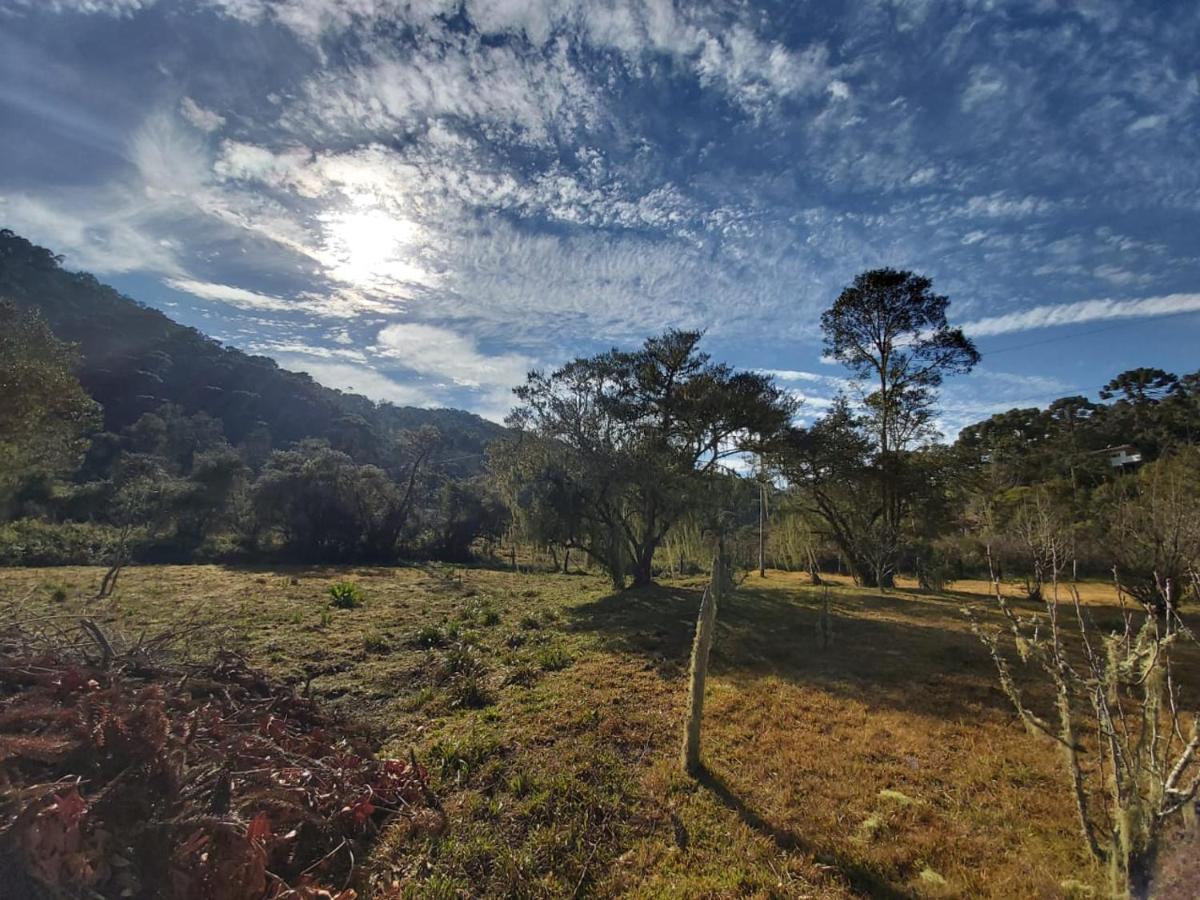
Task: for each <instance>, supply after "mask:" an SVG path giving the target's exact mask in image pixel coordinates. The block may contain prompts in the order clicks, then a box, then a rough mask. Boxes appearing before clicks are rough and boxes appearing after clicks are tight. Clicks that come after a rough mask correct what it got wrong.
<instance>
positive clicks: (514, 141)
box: [0, 0, 1200, 435]
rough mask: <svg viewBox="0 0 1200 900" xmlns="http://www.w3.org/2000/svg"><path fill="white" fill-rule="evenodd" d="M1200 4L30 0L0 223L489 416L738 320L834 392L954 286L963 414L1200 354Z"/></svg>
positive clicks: (168, 296)
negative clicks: (912, 311)
mask: <svg viewBox="0 0 1200 900" xmlns="http://www.w3.org/2000/svg"><path fill="white" fill-rule="evenodd" d="M1198 38H1200V7H1198V6H1197V5H1196V4H1195V3H1194V2H1180V3H1169V2H1160V3H1155V4H1137V3H1118V2H1107V0H1076V2H1065V0H1028V2H1023V0H1011V2H999V0H992V2H983V0H960V2H954V3H950V2H946V3H940V2H932V0H920V2H917V0H913V2H884V0H873V2H862V3H854V4H843V3H841V2H827V3H804V2H790V0H789V2H781V3H774V4H772V3H765V4H752V3H745V2H703V0H701V2H693V3H674V4H673V3H671V2H669V0H528V2H516V0H467V2H465V3H464V2H454V0H190V2H184V0H0V159H3V160H4V163H3V165H2V166H0V224H3V225H5V226H7V227H10V228H13V229H14V230H16V231H17V232H19V233H21V234H24V235H26V236H28V237H30V238H31V239H33V240H35V241H37V242H39V243H43V244H45V245H47V246H49V247H52V248H54V249H56V250H58V251H59V252H62V253H64V254H65V255H66V258H67V265H68V266H69V267H72V268H82V269H88V270H91V271H93V272H95V273H96V274H97V275H98V276H100V277H101V278H103V279H105V280H108V281H110V282H112V283H113V284H115V285H116V286H118V287H119V288H121V289H122V290H125V291H126V292H127V293H129V294H131V295H133V296H134V297H136V298H138V299H139V300H142V301H143V302H146V303H148V304H150V305H152V306H157V307H160V308H162V309H164V310H165V311H166V312H168V313H169V314H170V315H171V316H173V317H174V318H176V319H178V320H180V321H182V322H185V323H187V324H190V325H195V326H197V327H199V328H201V329H202V330H204V331H206V332H208V333H210V334H212V335H214V336H216V337H218V338H220V339H221V340H223V341H226V342H227V343H229V344H232V345H235V346H238V347H241V348H243V349H247V350H251V351H255V352H260V353H264V354H266V355H269V356H272V357H274V358H276V359H277V360H279V362H280V363H281V364H283V365H285V366H287V367H289V368H294V369H300V370H305V371H308V372H310V373H311V374H312V375H313V376H314V377H315V378H317V379H318V380H319V381H322V382H324V383H326V384H329V385H331V386H334V387H341V388H348V389H354V390H357V391H359V392H361V393H364V394H367V395H368V396H371V397H373V398H375V399H381V400H382V399H387V400H392V401H394V402H397V403H401V404H415V405H439V406H459V407H464V408H467V409H472V410H475V411H477V412H480V413H482V414H484V415H487V416H490V417H492V418H498V417H501V416H502V415H503V414H504V412H505V410H506V409H507V407H508V405H509V396H510V394H509V389H510V388H511V386H512V385H513V384H514V383H516V382H517V381H520V380H521V379H522V377H523V374H524V372H525V371H526V370H527V369H528V368H530V367H531V366H552V365H554V364H556V363H559V362H561V361H563V360H565V359H567V358H569V357H570V356H573V355H576V354H578V353H588V352H594V351H597V350H601V349H605V348H607V347H608V346H611V345H613V344H622V345H627V344H632V343H635V342H637V341H638V340H640V339H641V338H643V337H645V336H647V335H649V334H651V333H654V332H657V331H660V330H662V329H664V328H666V327H669V326H677V327H688V328H703V329H706V330H707V347H708V349H709V350H710V351H711V352H712V353H713V354H714V355H715V356H717V357H719V358H722V359H725V360H727V361H729V362H731V363H733V364H735V365H738V366H744V367H750V368H761V369H769V370H772V371H776V372H778V373H780V374H779V377H780V378H781V379H782V380H783V382H784V383H786V384H787V385H788V386H789V387H791V388H793V389H794V390H796V391H797V392H799V393H801V394H802V395H803V396H805V397H806V398H808V402H807V404H806V414H807V415H810V416H811V415H812V414H813V413H817V412H819V411H820V410H821V409H822V408H823V406H824V405H825V404H827V402H828V399H829V398H830V397H831V396H832V395H833V393H834V392H836V390H837V389H838V388H839V386H840V384H841V382H840V378H841V376H842V374H843V373H842V372H841V371H840V370H839V368H838V367H837V366H832V365H828V364H826V363H823V362H822V361H821V358H820V356H821V353H820V333H819V329H818V327H817V319H818V316H819V314H820V312H821V310H822V309H824V308H825V307H826V306H828V305H829V303H830V302H832V300H833V299H834V297H836V295H837V293H838V292H839V290H840V289H841V288H842V287H843V286H844V285H845V284H846V283H847V282H849V280H850V279H851V278H852V277H853V276H854V274H855V273H857V272H859V271H861V270H863V269H865V268H870V267H875V266H880V265H890V266H895V267H899V268H911V269H914V270H916V271H919V272H922V273H925V274H927V275H929V276H931V277H932V278H933V279H934V283H935V286H936V287H937V289H938V290H940V291H941V292H943V293H946V294H948V295H949V296H950V298H951V301H952V303H951V314H952V319H953V320H954V321H955V322H956V323H958V324H961V325H963V326H964V327H966V329H967V331H968V333H969V334H971V335H972V336H973V337H974V338H975V339H976V340H977V342H978V344H979V347H980V349H981V350H982V352H983V357H984V360H983V363H982V364H981V365H980V367H979V368H978V370H977V371H976V373H974V374H972V375H971V376H969V377H966V378H959V379H955V380H954V381H952V382H951V383H949V384H948V385H947V387H946V390H945V391H944V396H943V401H944V402H943V407H944V408H943V414H942V418H941V422H942V425H943V428H944V430H945V431H946V432H947V434H948V435H953V433H954V432H955V431H956V430H957V429H958V428H959V427H961V425H962V424H965V423H966V422H969V421H972V420H974V419H976V418H979V417H982V416H984V415H988V414H990V413H992V412H996V411H999V410H1003V409H1007V408H1009V407H1012V406H1018V405H1033V404H1039V403H1045V402H1047V401H1049V400H1050V399H1053V398H1054V397H1057V396H1061V395H1064V394H1069V393H1089V394H1092V395H1093V396H1094V395H1095V393H1096V391H1097V389H1098V388H1099V387H1100V386H1101V385H1103V384H1104V382H1105V381H1107V380H1108V378H1109V377H1111V375H1113V374H1115V373H1116V372H1118V371H1120V370H1122V369H1125V368H1129V367H1132V366H1136V365H1158V366H1161V367H1163V368H1167V369H1170V370H1173V371H1176V372H1180V373H1182V372H1186V371H1193V370H1195V369H1196V368H1198V367H1200V353H1198V352H1197V349H1198V348H1200V164H1198V161H1200V54H1197V52H1196V45H1197V39H1198Z"/></svg>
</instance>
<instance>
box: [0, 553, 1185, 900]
mask: <svg viewBox="0 0 1200 900" xmlns="http://www.w3.org/2000/svg"><path fill="white" fill-rule="evenodd" d="M101 575H102V570H99V569H93V568H55V569H9V570H0V603H2V605H3V618H9V617H10V616H11V615H15V616H17V617H21V618H25V619H31V618H34V617H36V616H44V615H54V616H71V617H73V616H76V615H78V614H80V613H84V614H86V615H88V616H91V617H92V618H94V619H96V620H97V621H98V622H101V623H103V624H104V626H105V628H106V630H107V631H108V632H109V633H110V634H113V635H120V636H123V637H124V638H126V639H136V638H137V636H138V635H139V634H142V633H146V634H153V633H155V632H157V631H161V630H163V629H184V628H188V627H190V626H191V625H193V624H197V625H202V627H199V628H198V630H196V631H195V632H194V633H191V635H190V637H189V638H188V640H187V642H186V644H187V646H188V647H189V649H190V650H191V651H192V652H194V653H198V654H203V653H204V652H206V651H207V650H209V649H211V648H213V647H215V646H218V645H219V646H224V647H229V648H233V649H236V650H238V651H239V652H242V653H244V654H245V655H246V656H247V657H248V658H249V659H250V661H251V662H252V663H253V664H255V665H259V666H262V667H264V668H266V669H267V670H269V671H271V672H272V673H274V674H276V675H278V676H280V677H283V678H287V679H289V680H292V681H294V682H296V683H298V684H300V685H307V689H308V690H311V692H312V693H313V694H314V695H315V696H318V697H321V698H323V699H324V700H325V702H326V703H328V704H331V705H334V706H335V707H338V708H340V709H343V710H344V711H345V712H347V713H350V714H353V715H355V716H357V717H361V718H364V719H366V720H367V721H368V722H369V723H371V724H372V725H373V726H375V727H376V728H378V729H379V732H380V734H381V736H382V740H383V752H384V753H387V754H392V755H398V756H407V754H408V753H409V750H410V748H413V749H415V752H416V754H417V756H418V757H419V758H420V759H421V760H422V761H423V762H424V763H425V764H426V765H427V766H428V767H429V769H430V771H431V773H432V774H431V777H432V781H433V785H434V787H435V789H436V790H437V792H438V794H439V795H440V796H441V797H442V799H443V802H444V804H445V808H446V812H447V814H448V819H449V825H448V827H447V829H446V830H445V831H444V833H442V834H439V835H435V834H429V833H426V832H421V831H413V830H410V829H409V827H408V826H407V825H406V824H403V823H399V824H396V825H394V826H392V827H391V830H390V831H388V832H385V833H384V834H383V835H381V836H380V840H379V841H378V843H377V844H376V848H375V851H374V858H373V859H372V860H371V861H370V865H369V867H368V868H369V871H370V873H371V876H370V879H371V880H370V884H374V885H381V884H392V883H398V884H399V885H400V886H401V888H402V890H403V891H404V892H406V893H409V894H411V895H413V896H432V897H458V896H464V897H466V896H503V895H517V896H554V897H562V896H567V897H570V896H614V895H622V896H644V897H726V896H763V897H770V896H785V897H845V896H872V897H964V896H966V897H1012V896H1037V897H1057V896H1091V895H1092V894H1093V891H1094V892H1095V893H1096V894H1097V895H1099V893H1100V891H1101V888H1102V886H1103V884H1104V879H1103V873H1102V872H1099V871H1096V870H1095V869H1094V868H1093V867H1091V866H1090V865H1089V863H1088V861H1087V859H1086V858H1085V856H1084V854H1083V853H1082V852H1081V849H1080V846H1079V840H1078V838H1077V837H1076V824H1075V812H1074V809H1073V807H1072V805H1071V803H1070V801H1069V799H1068V794H1067V792H1066V791H1065V790H1064V789H1063V787H1064V785H1063V782H1064V776H1063V775H1062V774H1061V772H1060V770H1059V768H1058V758H1057V756H1056V755H1055V754H1053V753H1052V752H1048V750H1047V748H1046V746H1045V744H1044V743H1042V741H1041V740H1039V739H1038V738H1035V737H1032V736H1030V735H1027V734H1026V733H1025V732H1024V730H1023V729H1022V728H1021V727H1020V725H1019V724H1018V723H1017V722H1016V720H1015V716H1014V714H1013V711H1012V709H1011V707H1010V705H1009V703H1008V700H1007V699H1006V698H1005V697H1004V695H1003V694H1002V693H1001V692H1000V690H999V689H998V688H997V687H996V685H995V677H994V671H993V668H992V664H991V661H990V659H989V658H988V655H987V653H986V650H985V648H984V647H983V646H982V645H980V643H979V642H978V640H977V639H976V638H975V637H974V636H973V635H972V634H971V633H970V629H969V626H968V623H967V621H966V618H965V617H964V615H963V613H962V612H961V608H962V607H963V606H973V607H976V608H977V609H978V610H979V614H980V615H981V616H984V617H991V616H992V615H993V614H992V613H991V611H990V609H989V606H988V601H987V597H986V588H987V586H986V585H985V584H983V583H959V584H956V585H954V590H953V592H951V593H948V594H946V595H940V596H932V595H928V594H923V593H920V592H917V591H915V590H914V589H912V588H911V587H905V586H901V587H900V588H899V589H897V590H895V591H892V592H890V593H888V594H887V595H886V596H880V595H879V594H878V593H877V592H873V591H871V592H867V591H863V590H861V589H857V588H855V587H854V586H853V585H850V584H848V583H845V582H839V583H837V584H835V585H834V586H833V587H832V589H831V608H832V615H833V622H834V625H833V627H834V641H833V644H832V646H831V647H828V648H825V649H822V648H821V646H820V644H819V642H818V640H817V638H816V633H817V629H816V622H817V618H818V611H819V609H820V607H821V589H819V588H813V587H810V586H808V585H807V584H806V583H805V579H804V577H803V576H801V575H799V574H789V573H783V572H775V571H772V572H769V573H768V576H767V577H766V578H765V579H760V578H758V577H757V575H756V574H755V575H751V576H750V577H749V578H748V579H747V580H746V581H745V582H744V583H743V585H742V586H741V588H740V590H739V591H738V592H737V593H736V594H734V595H733V596H732V597H731V598H730V599H729V600H728V601H727V602H726V603H725V604H724V605H723V607H722V608H721V609H720V610H719V612H718V624H717V632H716V641H715V644H714V649H713V664H712V668H711V670H710V677H709V683H708V694H707V706H706V711H705V730H704V754H705V759H706V766H707V769H708V773H707V774H706V775H705V776H704V777H703V778H702V779H700V780H699V781H695V780H692V779H690V778H687V777H685V776H684V775H682V774H681V773H680V772H679V766H678V762H677V759H678V752H679V741H680V732H681V724H682V720H683V714H684V705H685V701H686V691H687V687H686V674H687V672H686V667H687V655H688V651H689V647H690V640H691V635H692V630H693V627H694V622H695V616H696V611H697V608H698V604H699V597H700V588H701V586H702V582H701V580H699V579H692V580H688V579H684V580H679V581H671V582H667V583H665V584H663V585H662V586H660V587H657V588H653V589H649V590H646V591H629V592H625V593H622V594H618V595H613V594H611V592H610V589H609V588H608V586H607V584H606V582H605V581H604V580H603V579H601V578H597V577H592V576H588V575H548V574H517V573H512V572H505V571H497V570H490V569H464V568H458V569H455V568H450V567H436V566H424V567H413V568H388V569H373V568H362V569H343V568H339V569H333V568H303V569H288V568H279V569H270V570H267V569H232V568H222V567H215V566H178V567H172V566H162V567H133V568H130V569H128V570H127V571H126V572H124V573H123V574H122V576H121V580H120V582H119V585H118V588H117V591H116V595H115V598H114V599H112V600H111V601H100V602H95V603H93V602H89V601H88V600H87V599H86V598H87V597H90V596H91V594H93V593H94V591H95V589H96V586H97V584H98V583H99V580H100V577H101ZM341 580H349V581H353V582H354V583H355V584H357V585H358V586H359V587H360V588H361V591H362V594H363V596H364V598H365V599H364V602H363V603H362V605H361V606H359V607H358V608H355V609H333V608H331V607H330V603H329V594H328V590H329V587H330V585H331V584H333V583H335V582H337V581H341ZM1012 593H1013V594H1015V593H1016V590H1015V588H1014V589H1013V590H1012ZM1084 600H1085V603H1086V604H1087V605H1088V607H1089V609H1091V610H1092V611H1093V612H1094V614H1095V615H1097V617H1098V618H1099V619H1100V620H1104V618H1105V617H1106V616H1107V617H1111V616H1113V615H1114V614H1115V612H1116V610H1115V607H1114V603H1115V599H1114V597H1113V595H1112V591H1111V589H1110V588H1108V587H1106V586H1104V585H1088V586H1086V588H1085V590H1084ZM1189 662H1195V660H1189ZM1196 673H1197V670H1196V668H1195V667H1193V668H1192V669H1191V671H1190V672H1189V673H1188V675H1189V678H1188V679H1187V680H1186V683H1187V684H1188V685H1189V686H1197V685H1198V684H1200V680H1198V679H1196V678H1195V677H1190V676H1194V675H1195V674H1196Z"/></svg>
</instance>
